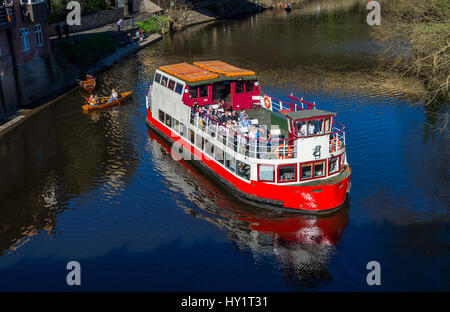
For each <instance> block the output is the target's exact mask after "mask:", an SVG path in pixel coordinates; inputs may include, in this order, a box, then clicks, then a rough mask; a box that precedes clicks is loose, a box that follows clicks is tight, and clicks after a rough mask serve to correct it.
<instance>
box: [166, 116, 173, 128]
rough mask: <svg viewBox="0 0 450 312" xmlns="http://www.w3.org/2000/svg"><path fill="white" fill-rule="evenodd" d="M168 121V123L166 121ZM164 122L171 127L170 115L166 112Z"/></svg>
mask: <svg viewBox="0 0 450 312" xmlns="http://www.w3.org/2000/svg"><path fill="white" fill-rule="evenodd" d="M167 121H169V123H167ZM165 124H166V126H167V127H169V128H172V116H170V115H169V114H167V113H166V118H165Z"/></svg>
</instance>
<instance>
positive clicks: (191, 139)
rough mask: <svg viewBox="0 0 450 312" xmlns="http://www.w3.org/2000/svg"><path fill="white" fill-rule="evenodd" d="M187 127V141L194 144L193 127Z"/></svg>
mask: <svg viewBox="0 0 450 312" xmlns="http://www.w3.org/2000/svg"><path fill="white" fill-rule="evenodd" d="M188 129H189V141H190V142H191V143H192V145H195V132H194V130H193V129H191V128H188Z"/></svg>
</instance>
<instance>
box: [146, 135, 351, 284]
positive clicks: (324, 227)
mask: <svg viewBox="0 0 450 312" xmlns="http://www.w3.org/2000/svg"><path fill="white" fill-rule="evenodd" d="M148 138H149V145H150V146H151V152H152V161H153V163H155V164H156V165H157V166H158V169H159V171H160V173H161V174H162V175H163V176H164V177H165V178H166V180H167V181H168V183H170V187H171V188H174V187H175V188H177V191H181V192H182V193H183V194H184V195H185V196H186V197H187V198H188V199H189V200H190V201H191V202H192V203H193V204H194V206H195V207H194V208H192V206H190V205H183V204H181V203H180V205H181V206H182V207H183V209H184V211H185V212H186V213H187V214H189V215H191V216H193V217H195V218H198V219H202V220H205V221H208V222H209V223H212V224H214V225H216V226H217V227H219V228H221V229H223V230H225V232H226V233H227V235H228V237H229V238H230V240H231V241H232V242H233V243H234V244H236V245H237V247H238V248H239V249H240V250H242V251H245V250H248V249H250V250H251V252H252V254H253V257H254V259H255V261H256V262H258V261H267V259H270V258H271V257H272V258H275V259H276V260H277V261H278V262H279V263H280V266H281V268H282V272H283V275H284V278H285V279H286V281H287V282H288V283H289V284H290V285H291V286H293V287H295V288H304V287H309V286H311V283H312V284H314V283H316V282H319V281H320V282H323V281H327V280H329V279H330V275H331V274H330V272H329V270H328V266H327V261H328V260H329V258H330V256H331V255H332V253H333V251H334V248H335V247H334V245H335V244H337V243H338V241H339V239H340V238H341V236H342V234H343V232H344V229H345V227H346V226H347V224H348V211H349V203H348V200H347V201H346V202H345V203H344V207H343V209H341V210H339V211H338V212H337V213H335V214H333V215H328V216H326V217H317V216H305V215H298V214H295V213H291V214H288V213H286V212H283V213H281V212H275V211H271V210H265V209H262V208H260V207H257V206H249V205H248V204H245V203H243V202H240V201H236V200H235V199H234V197H233V196H232V195H231V194H230V193H228V190H227V189H226V188H221V187H220V185H218V184H216V183H215V181H214V180H210V179H208V178H207V177H205V176H203V175H201V174H200V173H199V172H198V171H197V170H196V168H194V166H193V165H194V164H195V161H185V160H183V159H179V160H174V159H173V157H172V156H171V153H170V147H169V146H168V144H169V143H168V142H167V141H165V139H164V138H162V137H160V136H159V135H158V134H155V133H154V132H152V131H151V130H148ZM264 259H266V260H264Z"/></svg>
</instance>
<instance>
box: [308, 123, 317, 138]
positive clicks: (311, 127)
mask: <svg viewBox="0 0 450 312" xmlns="http://www.w3.org/2000/svg"><path fill="white" fill-rule="evenodd" d="M308 124H309V125H308V135H314V134H315V131H316V126H315V125H314V123H313V121H310V122H309V123H308Z"/></svg>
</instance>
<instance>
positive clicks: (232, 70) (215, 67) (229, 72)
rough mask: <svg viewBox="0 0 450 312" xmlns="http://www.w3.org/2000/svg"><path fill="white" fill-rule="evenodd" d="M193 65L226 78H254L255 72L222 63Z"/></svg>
mask: <svg viewBox="0 0 450 312" xmlns="http://www.w3.org/2000/svg"><path fill="white" fill-rule="evenodd" d="M194 65H197V66H198V67H201V68H204V69H207V70H209V71H212V72H215V73H218V74H221V75H224V76H226V77H235V76H254V75H255V72H253V71H250V70H247V69H242V68H238V67H235V66H233V65H230V64H227V63H224V62H222V61H204V62H194Z"/></svg>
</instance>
